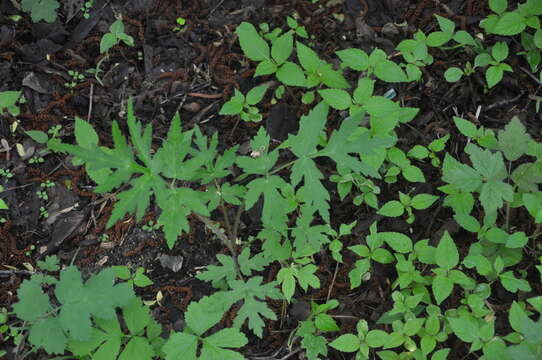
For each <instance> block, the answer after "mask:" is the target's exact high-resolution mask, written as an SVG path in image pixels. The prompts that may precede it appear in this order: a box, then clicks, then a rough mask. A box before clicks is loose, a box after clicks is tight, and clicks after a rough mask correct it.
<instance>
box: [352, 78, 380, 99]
mask: <svg viewBox="0 0 542 360" xmlns="http://www.w3.org/2000/svg"><path fill="white" fill-rule="evenodd" d="M374 85H375V81H374V80H373V79H370V78H368V77H362V78H360V79H359V80H358V86H357V87H356V89H355V90H354V93H353V94H352V98H353V100H354V102H355V103H356V104H359V105H364V104H365V103H366V101H367V100H369V99H370V98H371V96H373V91H374Z"/></svg>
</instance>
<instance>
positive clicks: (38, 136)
mask: <svg viewBox="0 0 542 360" xmlns="http://www.w3.org/2000/svg"><path fill="white" fill-rule="evenodd" d="M0 96H1V94H0ZM1 108H2V107H1V105H0V110H1ZM26 134H27V135H28V136H30V137H31V138H32V140H34V141H35V142H37V143H40V144H45V143H46V142H47V140H49V136H48V135H47V134H46V133H44V132H43V131H38V130H28V131H26Z"/></svg>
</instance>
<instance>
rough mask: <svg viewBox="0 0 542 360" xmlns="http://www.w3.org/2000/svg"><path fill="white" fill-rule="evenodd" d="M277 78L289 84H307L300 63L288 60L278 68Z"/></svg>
mask: <svg viewBox="0 0 542 360" xmlns="http://www.w3.org/2000/svg"><path fill="white" fill-rule="evenodd" d="M276 74H277V79H278V80H279V81H280V82H281V83H283V84H284V85H288V86H305V81H306V79H305V74H304V73H303V69H301V67H299V65H297V64H295V63H293V62H290V61H286V62H285V63H284V64H283V65H282V66H281V67H280V68H279V69H278V70H277V73H276Z"/></svg>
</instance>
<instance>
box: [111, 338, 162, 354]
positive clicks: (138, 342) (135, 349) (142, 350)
mask: <svg viewBox="0 0 542 360" xmlns="http://www.w3.org/2000/svg"><path fill="white" fill-rule="evenodd" d="M155 355H156V354H155V353H154V349H153V348H152V346H151V344H149V341H148V339H146V338H144V337H140V336H134V337H132V338H131V339H130V341H128V344H126V347H125V348H124V350H123V351H122V353H121V354H120V356H119V360H131V359H141V360H152V359H153V358H154V356H155Z"/></svg>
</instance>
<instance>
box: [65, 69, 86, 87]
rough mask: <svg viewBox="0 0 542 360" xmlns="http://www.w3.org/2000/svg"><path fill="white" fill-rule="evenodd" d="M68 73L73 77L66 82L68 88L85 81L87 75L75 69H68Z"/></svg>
mask: <svg viewBox="0 0 542 360" xmlns="http://www.w3.org/2000/svg"><path fill="white" fill-rule="evenodd" d="M68 75H69V76H70V77H71V78H72V80H71V81H68V82H65V83H64V86H65V87H67V88H68V89H73V88H74V87H76V86H77V85H78V84H80V83H81V82H83V80H85V75H83V74H80V73H79V72H77V71H74V70H68Z"/></svg>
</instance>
